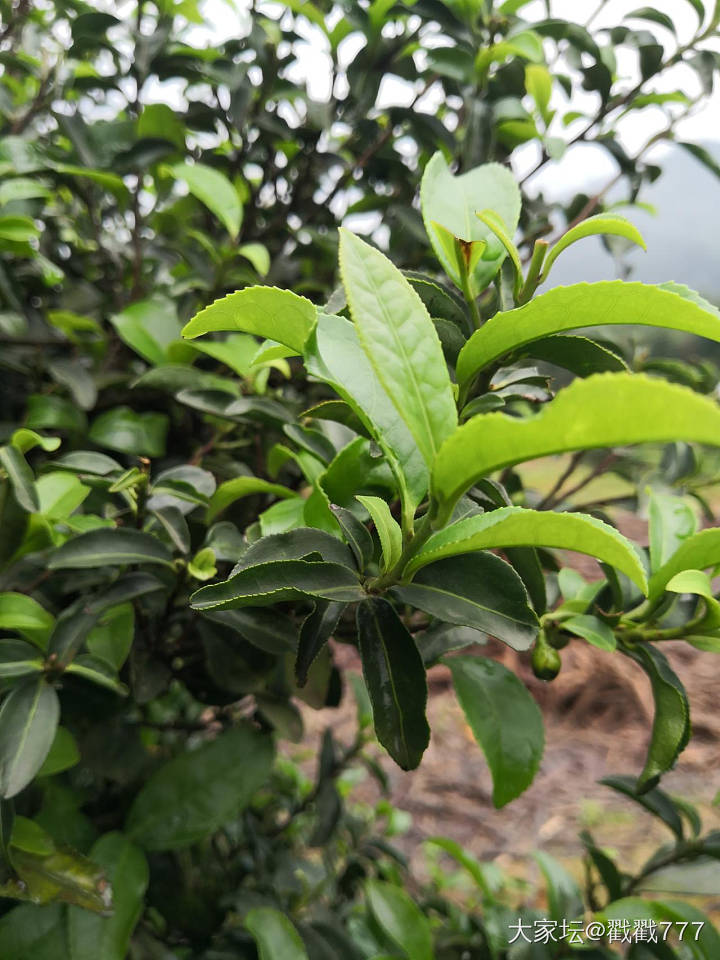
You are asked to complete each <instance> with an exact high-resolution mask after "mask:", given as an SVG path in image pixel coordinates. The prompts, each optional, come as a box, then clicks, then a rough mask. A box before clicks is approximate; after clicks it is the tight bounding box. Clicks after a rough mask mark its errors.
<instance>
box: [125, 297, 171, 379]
mask: <svg viewBox="0 0 720 960" xmlns="http://www.w3.org/2000/svg"><path fill="white" fill-rule="evenodd" d="M110 322H111V323H112V325H113V326H114V327H115V329H116V331H117V334H118V336H119V337H120V339H121V340H122V341H123V342H124V343H126V344H127V345H128V346H129V347H131V349H133V350H134V351H135V352H136V353H139V354H140V356H141V357H143V359H145V360H147V361H148V363H152V364H153V365H154V366H159V365H160V364H161V363H165V361H166V360H167V348H168V347H169V345H170V344H171V343H172V342H173V341H174V340H177V339H178V337H179V336H180V329H181V327H180V321H179V320H178V318H177V311H176V309H175V304H174V303H173V302H172V300H168V299H167V298H166V297H160V296H155V297H151V298H149V299H147V300H137V301H136V302H135V303H132V304H130V306H129V307H126V308H125V309H124V310H123V311H122V313H116V314H115V315H114V316H112V317H110Z"/></svg>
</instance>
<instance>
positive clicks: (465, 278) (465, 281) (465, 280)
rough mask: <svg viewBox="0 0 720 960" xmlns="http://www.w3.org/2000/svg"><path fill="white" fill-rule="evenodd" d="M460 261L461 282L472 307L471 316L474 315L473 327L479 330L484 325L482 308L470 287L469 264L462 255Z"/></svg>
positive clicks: (463, 291)
mask: <svg viewBox="0 0 720 960" xmlns="http://www.w3.org/2000/svg"><path fill="white" fill-rule="evenodd" d="M458 262H459V264H460V283H461V285H462V293H463V297H464V298H465V303H467V305H468V307H469V309H470V316H471V317H472V323H473V328H474V329H475V330H479V329H480V327H481V326H482V317H481V316H480V310H479V309H478V305H477V300H476V298H475V297H474V296H473V295H472V290H471V289H470V276H469V274H468V269H467V264H466V263H465V259H464V257H462V256H459V257H458Z"/></svg>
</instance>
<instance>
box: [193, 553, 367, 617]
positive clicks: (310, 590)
mask: <svg viewBox="0 0 720 960" xmlns="http://www.w3.org/2000/svg"><path fill="white" fill-rule="evenodd" d="M302 597H320V598H321V599H323V600H342V601H345V602H347V603H352V602H354V601H357V600H362V599H363V598H364V597H365V594H364V592H363V591H362V589H361V588H360V584H359V583H358V579H357V577H356V576H355V574H354V573H353V572H352V571H351V570H348V568H347V567H345V566H341V565H340V564H339V563H324V562H323V563H310V562H307V561H305V560H285V561H282V560H280V561H271V562H269V563H261V564H258V565H257V566H254V567H247V568H246V569H245V570H241V571H240V572H239V573H236V574H235V576H232V577H230V579H229V580H225V581H224V582H223V583H214V584H212V585H211V586H209V587H202V588H201V589H200V590H198V591H197V592H196V593H194V594H193V595H192V597H191V598H190V600H191V604H190V605H191V606H192V607H193V609H195V610H209V609H211V608H213V607H215V608H217V609H221V610H233V609H239V608H240V607H247V606H252V607H264V606H268V605H269V604H274V603H281V602H284V601H286V600H298V599H300V598H302Z"/></svg>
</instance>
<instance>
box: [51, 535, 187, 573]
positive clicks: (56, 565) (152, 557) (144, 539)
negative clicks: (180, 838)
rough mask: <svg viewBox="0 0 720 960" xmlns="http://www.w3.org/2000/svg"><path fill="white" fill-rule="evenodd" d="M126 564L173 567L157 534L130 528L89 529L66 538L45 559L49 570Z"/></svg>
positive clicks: (169, 556) (166, 550) (168, 554)
mask: <svg viewBox="0 0 720 960" xmlns="http://www.w3.org/2000/svg"><path fill="white" fill-rule="evenodd" d="M128 563H159V564H162V565H163V566H166V567H172V566H173V560H172V556H171V555H170V553H169V551H168V549H167V547H166V546H165V545H164V544H163V543H161V542H160V541H159V540H158V539H157V537H153V536H151V535H150V534H149V533H143V532H142V531H141V530H133V529H132V528H130V527H115V528H112V529H111V528H105V529H101V530H91V531H90V532H89V533H83V534H81V535H80V536H79V537H74V538H73V539H72V540H67V541H66V542H65V543H64V544H63V545H62V546H60V547H58V548H57V550H55V551H54V552H53V553H52V554H51V556H50V559H49V560H48V567H49V568H50V569H51V570H82V569H85V570H87V569H93V568H95V567H102V566H114V567H117V566H124V565H125V564H128Z"/></svg>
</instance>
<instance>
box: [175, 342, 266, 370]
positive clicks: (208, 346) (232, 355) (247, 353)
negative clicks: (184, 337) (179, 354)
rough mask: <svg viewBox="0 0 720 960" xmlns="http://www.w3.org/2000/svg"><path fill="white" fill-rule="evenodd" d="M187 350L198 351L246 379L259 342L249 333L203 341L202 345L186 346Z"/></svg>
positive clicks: (190, 344) (192, 344)
mask: <svg viewBox="0 0 720 960" xmlns="http://www.w3.org/2000/svg"><path fill="white" fill-rule="evenodd" d="M184 347H185V348H186V349H190V350H198V351H199V352H200V353H204V354H206V355H207V356H208V357H213V358H214V359H215V360H219V361H220V363H224V364H225V366H226V367H230V369H231V370H234V371H235V373H236V374H237V375H238V376H239V377H245V376H247V374H248V371H249V370H250V368H251V367H252V365H253V362H254V358H255V355H256V353H257V348H258V346H257V340H256V339H255V337H252V336H250V334H248V333H235V334H231V335H230V336H229V337H227V339H225V340H221V341H219V340H203V341H202V343H189V344H184Z"/></svg>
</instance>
